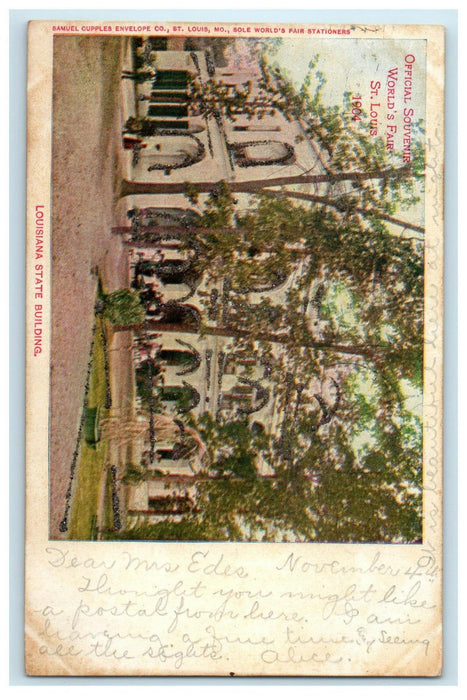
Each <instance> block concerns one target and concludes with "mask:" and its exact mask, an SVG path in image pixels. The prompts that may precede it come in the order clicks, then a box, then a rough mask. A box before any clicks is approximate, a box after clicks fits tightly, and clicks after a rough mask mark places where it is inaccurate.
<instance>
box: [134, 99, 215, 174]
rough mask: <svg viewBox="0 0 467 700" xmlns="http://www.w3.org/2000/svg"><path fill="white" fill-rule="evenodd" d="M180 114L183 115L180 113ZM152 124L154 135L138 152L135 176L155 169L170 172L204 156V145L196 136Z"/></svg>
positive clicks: (175, 106)
mask: <svg viewBox="0 0 467 700" xmlns="http://www.w3.org/2000/svg"><path fill="white" fill-rule="evenodd" d="M167 107H169V108H170V109H173V110H180V109H182V110H184V109H186V108H185V107H179V106H178V105H172V106H170V105H169V106H167ZM165 108H166V106H163V107H158V106H157V105H154V110H159V109H165ZM153 116H156V115H155V114H154V115H153ZM172 116H174V115H172ZM180 116H183V115H181V114H180ZM154 124H155V133H154V135H153V136H151V137H150V138H148V139H147V141H146V147H145V148H144V149H143V150H141V151H140V152H139V155H138V162H137V164H136V165H135V167H134V176H135V177H141V178H143V177H144V175H145V174H147V173H151V172H153V171H155V170H165V171H168V172H170V170H175V169H178V168H186V167H188V166H189V165H193V164H194V163H198V162H199V161H200V160H202V159H203V158H204V156H205V147H204V145H203V143H202V142H201V141H200V140H199V139H198V138H197V137H196V136H194V135H193V134H187V133H183V132H181V131H180V130H179V129H174V130H172V129H159V130H158V123H157V122H154Z"/></svg>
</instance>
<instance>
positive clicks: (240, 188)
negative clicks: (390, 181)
mask: <svg viewBox="0 0 467 700" xmlns="http://www.w3.org/2000/svg"><path fill="white" fill-rule="evenodd" d="M410 169H411V168H410V163H406V164H405V165H403V166H401V167H400V168H388V169H386V170H381V169H379V170H373V171H370V172H366V173H365V172H359V171H356V172H350V173H320V174H318V175H292V176H289V177H273V178H269V179H268V180H264V179H263V180H245V181H244V182H229V183H228V185H229V189H230V191H231V192H245V193H248V192H249V193H251V194H261V192H262V190H264V188H265V187H282V186H287V185H306V184H310V183H319V182H330V183H333V182H343V181H350V182H364V181H366V180H381V179H387V178H389V177H395V176H403V175H406V174H408V173H409V172H410ZM190 185H191V188H192V189H193V190H194V191H196V192H207V193H209V192H212V191H213V190H215V189H216V186H217V183H215V182H193V183H190ZM185 190H186V184H185V183H184V182H133V181H129V180H122V182H121V184H120V193H119V196H120V197H126V196H128V195H135V194H184V193H185Z"/></svg>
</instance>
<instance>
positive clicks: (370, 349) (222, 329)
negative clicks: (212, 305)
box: [112, 321, 385, 360]
mask: <svg viewBox="0 0 467 700" xmlns="http://www.w3.org/2000/svg"><path fill="white" fill-rule="evenodd" d="M145 327H146V328H147V329H148V330H154V331H160V332H163V331H175V332H178V333H193V334H196V335H201V334H202V335H215V336H223V337H226V338H250V339H251V340H262V341H264V342H267V343H278V344H279V345H286V344H287V342H288V341H289V339H290V335H289V334H288V333H263V332H260V331H255V330H254V329H253V330H252V329H249V328H238V327H237V328H235V327H232V326H204V328H203V329H202V331H200V330H199V329H198V328H195V327H191V328H190V327H189V326H183V325H182V324H178V323H160V322H159V321H148V322H147V324H146V326H145ZM138 328H142V326H139V327H138V326H114V327H113V329H112V330H113V331H114V332H118V331H128V330H137V329H138ZM299 345H300V347H302V348H316V349H317V350H330V351H332V352H337V353H339V354H343V355H359V356H360V357H365V358H367V359H370V360H374V359H377V358H378V356H379V355H380V351H381V350H383V349H384V348H385V346H375V345H342V344H340V343H323V342H320V341H318V340H308V341H305V342H301V343H300V344H299Z"/></svg>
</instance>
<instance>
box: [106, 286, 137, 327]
mask: <svg viewBox="0 0 467 700" xmlns="http://www.w3.org/2000/svg"><path fill="white" fill-rule="evenodd" d="M103 314H104V316H105V318H106V319H107V320H108V321H110V323H112V324H113V325H115V326H131V325H139V324H141V323H143V322H144V319H145V308H144V306H143V304H142V303H141V299H140V296H139V294H138V292H135V291H133V290H131V289H117V290H116V291H115V292H111V293H110V294H106V295H104V296H103Z"/></svg>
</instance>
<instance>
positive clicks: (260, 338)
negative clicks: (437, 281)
mask: <svg viewBox="0 0 467 700" xmlns="http://www.w3.org/2000/svg"><path fill="white" fill-rule="evenodd" d="M53 52H54V56H53V61H54V63H53V65H54V80H53V90H54V100H53V147H52V152H53V171H52V175H53V177H52V256H53V268H52V354H51V368H52V369H51V423H50V439H51V451H50V515H51V517H50V535H51V537H53V538H67V539H78V540H89V539H90V540H96V539H97V540H102V539H104V540H105V539H138V540H215V541H217V540H235V541H265V542H283V541H286V542H287V541H289V542H374V543H378V542H392V543H417V542H421V541H422V515H423V509H422V456H423V438H422V403H423V372H422V365H423V333H424V331H423V320H424V273H423V268H424V177H425V174H424V173H425V171H424V162H425V127H424V125H425V58H426V41H425V40H421V39H412V40H405V41H399V42H394V41H393V40H392V39H388V40H385V39H372V38H368V39H363V40H362V39H349V40H347V41H344V42H343V41H342V39H340V38H337V39H336V38H332V37H331V38H327V37H326V38H324V39H321V40H320V41H317V40H314V41H313V40H310V41H308V42H303V40H300V39H294V38H293V37H286V38H283V39H282V38H278V39H269V38H266V39H262V38H261V39H250V38H247V39H243V38H241V39H239V38H228V39H227V38H225V39H224V38H216V37H214V38H210V37H201V38H186V39H184V38H180V37H170V36H169V37H167V38H164V40H162V39H161V38H158V37H143V36H137V37H131V38H130V37H122V38H120V37H114V36H113V37H108V38H101V37H96V36H88V37H86V36H84V37H83V36H55V38H54V46H53ZM337 62H339V63H340V64H342V66H343V67H345V68H344V69H343V70H339V71H336V70H335V66H336V63H337ZM71 115H73V118H71Z"/></svg>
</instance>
